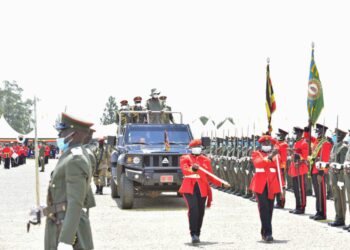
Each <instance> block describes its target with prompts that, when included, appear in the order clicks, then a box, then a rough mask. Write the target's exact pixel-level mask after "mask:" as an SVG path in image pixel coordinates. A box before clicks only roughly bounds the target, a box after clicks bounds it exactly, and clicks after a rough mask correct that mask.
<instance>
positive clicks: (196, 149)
mask: <svg viewBox="0 0 350 250" xmlns="http://www.w3.org/2000/svg"><path fill="white" fill-rule="evenodd" d="M191 152H192V154H194V155H200V154H201V153H202V148H200V147H195V148H192V149H191Z"/></svg>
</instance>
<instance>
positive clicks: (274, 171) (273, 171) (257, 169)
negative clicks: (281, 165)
mask: <svg viewBox="0 0 350 250" xmlns="http://www.w3.org/2000/svg"><path fill="white" fill-rule="evenodd" d="M264 172H265V169H264V168H256V169H255V173H264ZM270 172H271V173H276V169H275V168H270Z"/></svg>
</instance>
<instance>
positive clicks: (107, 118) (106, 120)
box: [100, 96, 118, 125]
mask: <svg viewBox="0 0 350 250" xmlns="http://www.w3.org/2000/svg"><path fill="white" fill-rule="evenodd" d="M117 110H118V105H117V102H116V101H115V98H114V97H113V96H110V97H109V98H108V101H107V103H106V107H105V109H104V112H103V114H102V117H101V118H100V121H101V124H102V125H109V124H112V123H115V122H116V112H117Z"/></svg>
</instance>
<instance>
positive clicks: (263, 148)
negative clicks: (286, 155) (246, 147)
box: [261, 146, 272, 152]
mask: <svg viewBox="0 0 350 250" xmlns="http://www.w3.org/2000/svg"><path fill="white" fill-rule="evenodd" d="M271 149H272V147H271V146H261V150H262V151H264V152H270V151H271Z"/></svg>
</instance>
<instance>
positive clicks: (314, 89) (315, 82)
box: [307, 45, 324, 126]
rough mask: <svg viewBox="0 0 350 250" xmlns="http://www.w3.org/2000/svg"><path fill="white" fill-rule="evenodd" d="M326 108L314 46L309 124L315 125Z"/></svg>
mask: <svg viewBox="0 0 350 250" xmlns="http://www.w3.org/2000/svg"><path fill="white" fill-rule="evenodd" d="M323 107H324V103H323V90H322V85H321V81H320V76H319V74H318V70H317V67H316V63H315V58H314V46H313V45H312V52H311V64H310V75H309V85H308V95H307V111H308V113H309V122H310V123H311V125H312V126H313V125H315V123H316V121H317V119H318V117H319V116H320V114H321V111H322V109H323Z"/></svg>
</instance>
